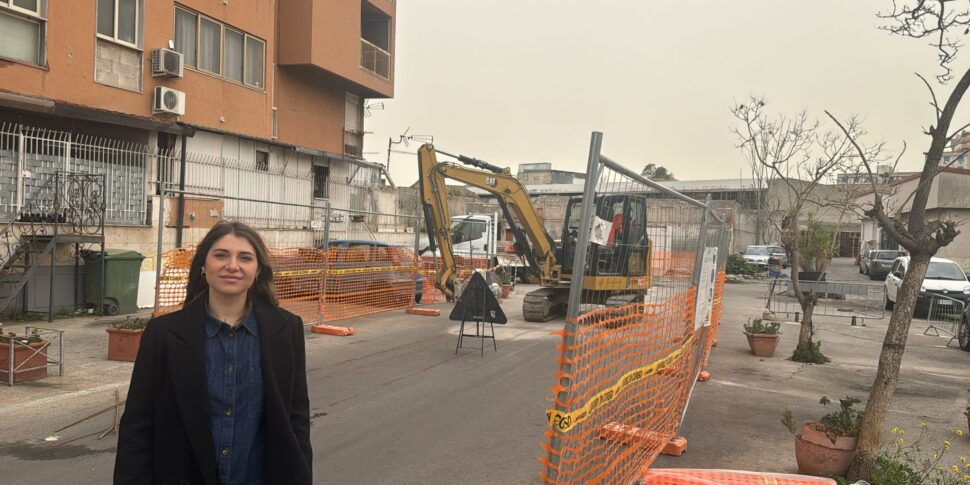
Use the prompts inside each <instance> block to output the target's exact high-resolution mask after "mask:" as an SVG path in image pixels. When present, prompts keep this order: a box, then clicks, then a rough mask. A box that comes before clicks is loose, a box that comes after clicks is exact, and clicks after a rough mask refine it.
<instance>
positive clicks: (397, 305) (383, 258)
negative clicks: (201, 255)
mask: <svg viewBox="0 0 970 485" xmlns="http://www.w3.org/2000/svg"><path fill="white" fill-rule="evenodd" d="M269 252H270V265H271V267H272V268H273V286H274V289H275V291H276V296H277V299H278V300H279V302H280V306H281V307H283V308H285V309H287V310H289V311H291V312H293V313H294V314H296V315H299V316H300V317H301V318H303V321H304V322H306V323H316V322H323V321H334V320H342V319H347V318H353V317H360V316H364V315H370V314H374V313H378V312H384V311H388V310H398V309H405V308H409V307H410V306H412V305H413V304H414V300H415V298H416V295H419V294H420V293H421V289H420V284H419V283H417V277H418V265H417V260H416V258H415V257H414V251H413V250H411V249H409V248H402V247H398V246H390V245H379V244H368V245H363V244H361V245H358V246H348V247H332V248H330V249H327V250H320V249H313V248H270V250H269ZM194 256H195V249H194V248H191V247H189V248H180V249H175V250H172V251H168V252H166V253H165V254H164V255H163V257H162V269H161V275H160V279H159V285H158V291H156V296H155V301H156V303H155V312H154V314H155V315H161V314H165V313H170V312H173V311H176V310H178V309H179V308H181V306H182V302H183V301H184V299H185V287H186V284H187V283H188V274H189V266H190V264H191V262H192V258H193V257H194Z"/></svg>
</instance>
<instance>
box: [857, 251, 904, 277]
mask: <svg viewBox="0 0 970 485" xmlns="http://www.w3.org/2000/svg"><path fill="white" fill-rule="evenodd" d="M901 256H906V252H905V251H892V250H883V249H877V250H874V251H869V255H868V256H867V258H866V259H867V260H868V263H867V264H866V274H867V275H869V279H870V280H884V279H886V275H888V274H889V269H890V268H892V267H893V262H895V261H896V258H899V257H901Z"/></svg>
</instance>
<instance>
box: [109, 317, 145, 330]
mask: <svg viewBox="0 0 970 485" xmlns="http://www.w3.org/2000/svg"><path fill="white" fill-rule="evenodd" d="M111 326H112V327H114V328H120V329H124V330H144V329H145V327H147V326H148V319H147V318H126V319H124V320H118V321H114V322H111Z"/></svg>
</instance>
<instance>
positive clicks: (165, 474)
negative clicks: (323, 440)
mask: <svg viewBox="0 0 970 485" xmlns="http://www.w3.org/2000/svg"><path fill="white" fill-rule="evenodd" d="M189 270H190V272H189V282H188V286H187V287H186V295H185V304H184V305H183V307H182V310H180V311H178V312H175V313H171V314H168V315H164V316H161V317H158V318H155V319H153V320H152V321H151V322H150V323H149V325H148V328H147V329H146V330H145V333H144V335H143V336H142V340H141V348H140V349H139V351H138V357H137V359H136V360H135V368H134V372H133V373H132V376H131V386H130V387H129V390H128V402H127V404H126V406H125V414H124V416H122V418H121V428H120V431H119V435H118V455H117V458H116V461H115V474H114V483H115V484H133V483H145V484H149V483H157V484H168V483H171V484H179V485H181V484H203V483H204V484H209V485H217V484H221V485H235V484H246V485H249V484H264V483H265V484H287V485H289V484H310V483H311V482H312V465H313V457H312V450H311V449H310V419H309V398H308V397H307V384H306V354H305V352H304V341H303V322H302V321H301V320H300V318H299V317H297V316H295V315H293V314H291V313H289V312H287V311H286V310H283V309H281V308H280V307H279V306H278V304H277V302H276V295H275V294H274V292H273V272H272V270H271V269H270V266H269V261H268V257H267V250H266V246H265V245H264V244H263V241H262V239H261V238H260V237H259V234H257V233H256V232H255V231H253V230H252V229H251V228H249V227H248V226H246V225H245V224H242V223H239V222H220V223H218V224H216V225H215V226H213V227H212V229H210V230H209V232H208V234H206V236H205V238H203V239H202V242H201V243H200V244H199V246H198V248H197V249H196V253H195V257H194V258H193V260H192V265H191V267H190V268H189Z"/></svg>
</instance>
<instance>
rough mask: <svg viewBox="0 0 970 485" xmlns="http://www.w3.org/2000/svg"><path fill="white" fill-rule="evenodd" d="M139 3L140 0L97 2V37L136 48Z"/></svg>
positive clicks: (139, 28)
mask: <svg viewBox="0 0 970 485" xmlns="http://www.w3.org/2000/svg"><path fill="white" fill-rule="evenodd" d="M140 3H141V1H140V0H98V19H97V32H98V36H100V37H104V38H106V39H109V40H113V41H115V42H120V43H122V44H128V45H130V46H132V47H138V45H139V44H140V42H139V37H138V36H139V33H140V32H139V31H140V30H141V8H140V7H141V6H140V5H139V4H140Z"/></svg>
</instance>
